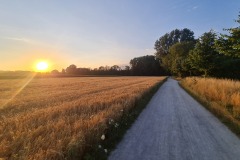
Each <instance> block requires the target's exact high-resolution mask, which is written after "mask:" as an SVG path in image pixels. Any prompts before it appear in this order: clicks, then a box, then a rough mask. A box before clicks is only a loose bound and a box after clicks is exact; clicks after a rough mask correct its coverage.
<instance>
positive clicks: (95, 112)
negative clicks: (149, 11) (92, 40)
mask: <svg viewBox="0 0 240 160" xmlns="http://www.w3.org/2000/svg"><path fill="white" fill-rule="evenodd" d="M31 78H32V77H28V78H26V79H1V80H0V90H1V92H0V97H1V101H0V106H1V107H0V158H2V159H30V160H31V159H81V158H83V156H84V157H85V158H86V159H88V158H91V155H89V154H87V155H86V153H87V152H88V151H92V150H95V152H96V149H98V150H99V151H97V152H101V154H106V155H107V154H108V153H109V151H110V150H109V148H108V147H110V146H109V143H104V142H105V141H108V142H110V141H115V139H116V138H113V137H114V136H115V133H118V132H117V131H116V129H117V128H120V127H121V125H123V122H124V123H128V121H124V120H123V121H121V120H122V118H126V117H127V116H132V115H134V109H133V108H134V107H136V105H139V102H140V101H141V100H142V99H144V98H145V96H146V95H148V93H150V92H152V91H153V90H154V88H155V89H156V86H158V85H159V83H160V82H162V81H163V80H164V79H165V77H98V78H97V77H82V78H35V79H32V80H31ZM23 86H24V87H23ZM152 94H153V93H152ZM130 113H131V114H130ZM115 128H116V129H115ZM113 129H114V130H115V131H113ZM111 131H113V132H111ZM111 134H114V135H111ZM108 139H111V140H110V141H109V140H108Z"/></svg>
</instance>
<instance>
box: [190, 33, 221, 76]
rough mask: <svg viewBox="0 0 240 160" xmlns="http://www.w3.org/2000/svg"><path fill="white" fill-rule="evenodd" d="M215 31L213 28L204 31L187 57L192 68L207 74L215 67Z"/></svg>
mask: <svg viewBox="0 0 240 160" xmlns="http://www.w3.org/2000/svg"><path fill="white" fill-rule="evenodd" d="M216 37H217V35H216V33H215V32H213V30H210V31H209V32H205V33H204V34H203V35H202V36H201V37H200V38H199V39H198V41H197V43H196V46H195V48H194V49H193V50H192V51H191V52H190V54H189V56H188V58H189V62H190V66H191V67H192V69H196V70H197V71H199V72H201V73H203V74H204V76H208V75H210V74H211V71H212V70H214V69H215V68H216V63H215V59H216V57H217V56H218V55H219V53H218V52H217V51H216V50H215V48H214V42H215V40H216Z"/></svg>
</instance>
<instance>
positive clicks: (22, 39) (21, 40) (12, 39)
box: [2, 37, 36, 44]
mask: <svg viewBox="0 0 240 160" xmlns="http://www.w3.org/2000/svg"><path fill="white" fill-rule="evenodd" d="M2 39H5V40H10V41H15V42H22V43H29V44H34V43H36V42H35V41H33V40H31V39H28V38H24V37H2Z"/></svg>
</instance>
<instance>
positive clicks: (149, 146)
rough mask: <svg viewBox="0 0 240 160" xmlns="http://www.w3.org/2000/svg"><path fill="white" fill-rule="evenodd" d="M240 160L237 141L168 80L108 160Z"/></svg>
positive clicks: (211, 116)
mask: <svg viewBox="0 0 240 160" xmlns="http://www.w3.org/2000/svg"><path fill="white" fill-rule="evenodd" d="M175 159H176V160H193V159H194V160H239V159H240V139H239V138H238V137H236V136H235V135H234V134H233V133H232V132H231V131H230V130H229V129H228V128H227V127H226V126H224V125H223V124H222V123H221V122H219V120H218V119H217V118H215V117H214V116H213V115H212V114H211V113H209V112H208V111H207V110H206V109H205V108H203V107H202V106H201V105H200V104H199V103H198V102H196V101H195V100H194V99H193V98H192V97H190V96H189V95H188V94H187V93H186V92H185V91H184V90H183V89H182V88H181V87H179V85H178V84H177V81H175V80H173V79H168V80H167V81H166V82H165V83H164V84H163V85H162V87H161V88H160V89H159V90H158V92H157V93H156V94H155V95H154V97H153V98H152V100H151V101H150V103H149V104H148V106H147V107H146V109H145V110H144V111H143V112H142V113H141V114H140V116H139V117H138V119H137V121H136V122H135V123H134V124H133V126H132V127H131V128H130V129H129V130H128V131H127V133H126V135H125V136H124V138H123V140H122V142H121V143H120V144H119V145H118V146H117V149H116V150H115V151H113V152H112V153H111V155H110V157H109V160H175Z"/></svg>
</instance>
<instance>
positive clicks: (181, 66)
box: [168, 41, 195, 77]
mask: <svg viewBox="0 0 240 160" xmlns="http://www.w3.org/2000/svg"><path fill="white" fill-rule="evenodd" d="M194 45H195V43H194V42H193V41H191V42H187V41H185V42H182V43H176V44H174V45H172V46H171V47H170V48H169V55H168V57H169V58H168V59H169V62H170V63H169V65H170V71H171V73H173V74H174V75H177V76H180V77H182V76H187V75H191V70H190V65H189V62H188V61H187V57H188V54H189V51H190V50H192V49H193V48H194Z"/></svg>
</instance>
